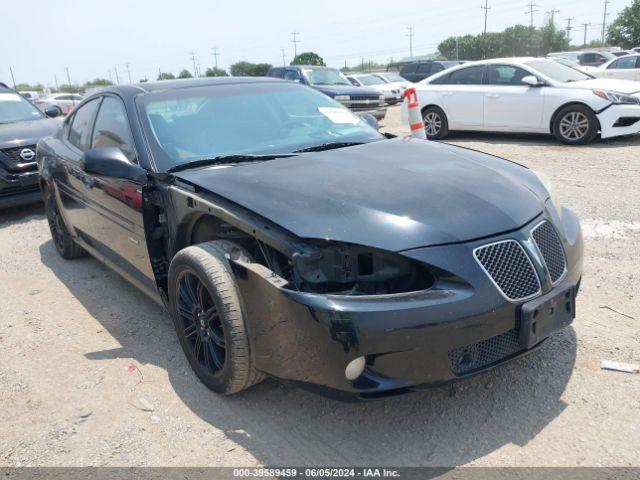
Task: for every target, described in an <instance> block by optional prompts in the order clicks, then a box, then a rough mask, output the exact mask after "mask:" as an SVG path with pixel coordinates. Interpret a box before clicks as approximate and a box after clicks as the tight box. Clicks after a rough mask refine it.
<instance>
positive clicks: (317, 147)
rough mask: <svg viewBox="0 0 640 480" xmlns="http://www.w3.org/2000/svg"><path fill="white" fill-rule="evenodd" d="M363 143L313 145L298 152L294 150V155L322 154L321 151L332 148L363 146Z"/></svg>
mask: <svg viewBox="0 0 640 480" xmlns="http://www.w3.org/2000/svg"><path fill="white" fill-rule="evenodd" d="M363 144H364V142H329V143H323V144H321V145H314V146H313V147H306V148H301V149H300V150H294V153H301V152H322V151H323V150H333V149H334V148H344V147H354V146H356V145H363Z"/></svg>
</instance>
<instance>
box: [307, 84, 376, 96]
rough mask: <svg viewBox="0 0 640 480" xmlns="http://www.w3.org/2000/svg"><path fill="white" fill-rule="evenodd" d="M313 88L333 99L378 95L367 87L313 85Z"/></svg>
mask: <svg viewBox="0 0 640 480" xmlns="http://www.w3.org/2000/svg"><path fill="white" fill-rule="evenodd" d="M313 88H315V89H316V90H320V91H321V92H322V93H324V94H326V95H329V96H330V97H335V96H336V95H353V96H356V95H379V92H378V91H377V90H374V89H373V88H369V87H353V86H350V85H313Z"/></svg>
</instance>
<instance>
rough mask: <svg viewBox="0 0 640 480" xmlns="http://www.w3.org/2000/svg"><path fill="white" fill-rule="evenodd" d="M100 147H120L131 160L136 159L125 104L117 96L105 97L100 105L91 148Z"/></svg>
mask: <svg viewBox="0 0 640 480" xmlns="http://www.w3.org/2000/svg"><path fill="white" fill-rule="evenodd" d="M98 147H118V148H119V149H120V150H122V153H124V154H125V155H126V157H127V158H128V159H129V161H133V160H134V159H135V156H136V154H135V149H134V148H133V137H132V136H131V130H130V129H129V120H128V119H127V114H126V112H125V109H124V105H123V104H122V102H121V101H120V100H118V99H117V98H114V97H105V98H104V100H103V101H102V105H100V111H99V112H98V116H97V117H96V124H95V127H94V128H93V142H92V143H91V148H98Z"/></svg>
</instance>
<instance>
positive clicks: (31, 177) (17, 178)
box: [0, 165, 42, 208]
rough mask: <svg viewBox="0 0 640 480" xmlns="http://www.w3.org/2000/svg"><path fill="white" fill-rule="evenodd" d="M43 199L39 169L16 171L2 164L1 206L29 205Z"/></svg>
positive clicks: (0, 180) (0, 176) (0, 183)
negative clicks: (6, 168) (39, 182)
mask: <svg viewBox="0 0 640 480" xmlns="http://www.w3.org/2000/svg"><path fill="white" fill-rule="evenodd" d="M41 200H42V194H41V193H40V188H39V186H38V171H37V170H30V171H26V172H21V173H15V172H10V171H7V170H5V169H4V168H3V166H2V165H0V208H10V207H17V206H20V205H29V204H31V203H37V202H40V201H41Z"/></svg>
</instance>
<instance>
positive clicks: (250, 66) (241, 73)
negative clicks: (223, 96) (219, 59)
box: [230, 61, 271, 77]
mask: <svg viewBox="0 0 640 480" xmlns="http://www.w3.org/2000/svg"><path fill="white" fill-rule="evenodd" d="M270 68H271V64H270V63H251V62H245V61H242V62H237V63H234V64H233V65H231V67H230V71H231V75H232V76H234V77H264V76H265V75H266V74H267V72H268V71H269V69H270Z"/></svg>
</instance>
